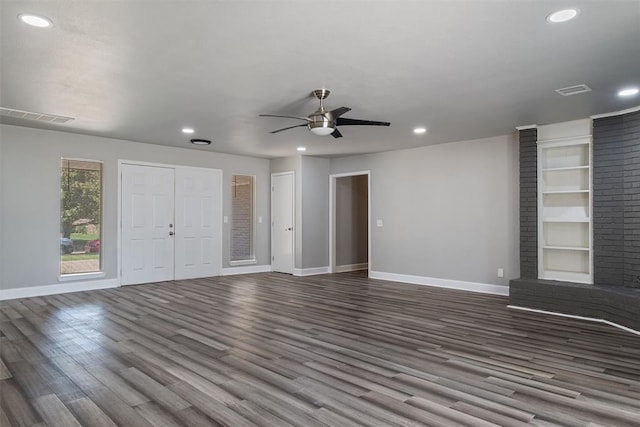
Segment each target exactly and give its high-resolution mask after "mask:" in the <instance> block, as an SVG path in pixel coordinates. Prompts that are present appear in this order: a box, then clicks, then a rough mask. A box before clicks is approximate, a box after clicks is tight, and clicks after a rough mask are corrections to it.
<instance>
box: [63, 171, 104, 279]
mask: <svg viewBox="0 0 640 427" xmlns="http://www.w3.org/2000/svg"><path fill="white" fill-rule="evenodd" d="M61 166H62V168H61V174H60V273H61V274H62V275H65V274H77V273H95V272H99V271H100V270H101V258H102V257H101V254H102V251H101V248H100V241H101V231H102V163H101V162H96V161H89V160H72V159H62V165H61Z"/></svg>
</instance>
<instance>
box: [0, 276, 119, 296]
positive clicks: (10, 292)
mask: <svg viewBox="0 0 640 427" xmlns="http://www.w3.org/2000/svg"><path fill="white" fill-rule="evenodd" d="M118 286H120V282H119V281H118V279H105V280H90V281H83V282H68V283H61V284H55V285H46V286H31V287H28V288H13V289H2V290H0V301H4V300H9V299H17V298H31V297H41V296H45V295H56V294H66V293H69V292H80V291H93V290H97V289H110V288H117V287H118Z"/></svg>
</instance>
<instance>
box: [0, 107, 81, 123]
mask: <svg viewBox="0 0 640 427" xmlns="http://www.w3.org/2000/svg"><path fill="white" fill-rule="evenodd" d="M0 115H2V116H7V117H17V118H19V119H29V120H38V121H41V122H49V123H67V122H68V121H71V120H73V117H65V116H56V115H55V114H44V113H34V112H33V111H22V110H14V109H13V108H4V107H0Z"/></svg>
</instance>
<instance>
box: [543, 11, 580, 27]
mask: <svg viewBox="0 0 640 427" xmlns="http://www.w3.org/2000/svg"><path fill="white" fill-rule="evenodd" d="M576 16H578V9H563V10H559V11H557V12H553V13H552V14H551V15H549V16H547V22H551V23H553V24H557V23H559V22H567V21H570V20H572V19H573V18H575V17H576Z"/></svg>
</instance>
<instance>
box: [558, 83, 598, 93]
mask: <svg viewBox="0 0 640 427" xmlns="http://www.w3.org/2000/svg"><path fill="white" fill-rule="evenodd" d="M556 92H558V93H559V94H560V95H562V96H570V95H577V94H579V93H585V92H591V88H590V87H589V86H587V85H585V84H582V85H575V86H569V87H563V88H562V89H556Z"/></svg>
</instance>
